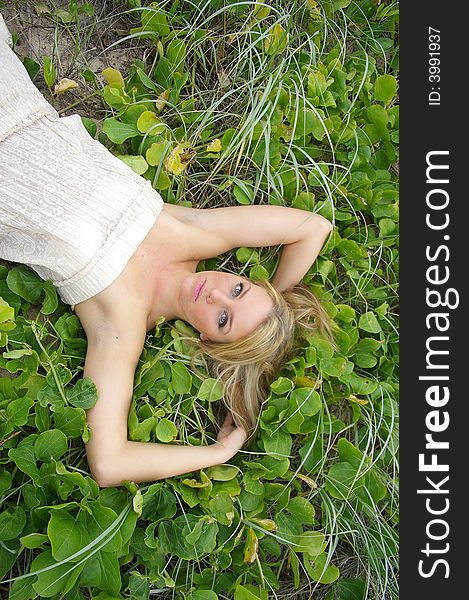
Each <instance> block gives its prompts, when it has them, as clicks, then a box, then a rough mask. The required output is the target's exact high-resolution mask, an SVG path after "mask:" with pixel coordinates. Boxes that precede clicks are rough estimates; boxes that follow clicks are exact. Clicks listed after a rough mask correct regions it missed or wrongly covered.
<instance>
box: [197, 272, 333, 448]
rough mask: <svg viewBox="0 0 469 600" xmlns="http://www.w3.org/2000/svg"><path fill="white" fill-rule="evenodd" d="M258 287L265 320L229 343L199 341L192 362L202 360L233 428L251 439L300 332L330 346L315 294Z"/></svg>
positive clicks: (264, 284) (328, 329)
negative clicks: (268, 304) (265, 304)
mask: <svg viewBox="0 0 469 600" xmlns="http://www.w3.org/2000/svg"><path fill="white" fill-rule="evenodd" d="M253 283H255V284H256V285H259V286H261V287H263V288H264V289H265V290H266V292H267V293H268V295H269V296H270V298H271V299H272V301H273V305H274V307H273V309H272V311H271V312H270V313H269V315H268V316H267V318H266V319H265V320H264V321H263V322H262V323H261V324H260V325H259V326H258V327H257V329H255V330H254V331H253V332H252V333H251V334H249V335H247V336H245V337H243V338H240V339H238V340H236V341H234V342H224V343H220V342H212V341H200V342H199V343H198V350H199V351H198V352H197V353H196V354H195V356H194V357H193V360H194V361H195V359H196V358H197V357H198V356H200V354H201V353H203V354H204V355H205V359H206V360H207V359H208V360H207V362H208V368H209V371H210V374H211V375H212V376H213V377H216V378H217V379H218V380H219V381H221V383H222V384H223V387H224V398H223V400H224V404H225V406H226V408H227V409H228V410H229V411H230V412H231V413H232V415H233V419H234V422H235V424H236V425H237V426H238V427H243V429H244V430H245V431H246V432H247V434H248V440H250V439H252V438H253V437H254V435H255V433H256V431H257V424H258V416H259V413H260V410H261V407H262V404H263V403H264V402H265V400H266V399H267V397H268V395H269V388H270V384H271V383H272V381H273V380H274V379H275V378H276V375H277V372H278V371H279V370H280V369H281V367H282V366H283V365H284V363H285V362H286V361H287V360H288V359H289V358H291V357H292V354H293V352H294V350H295V342H296V341H297V339H298V337H299V336H301V334H302V333H304V332H305V331H311V332H314V331H316V332H318V333H319V334H320V335H321V336H324V337H325V338H327V339H329V340H331V341H332V339H333V337H332V322H331V320H330V318H329V316H328V314H327V313H326V311H325V310H324V308H323V306H322V305H321V302H320V301H319V300H318V298H317V297H316V296H315V294H314V293H313V292H312V291H311V290H310V289H309V288H308V287H307V286H306V285H304V284H298V285H296V286H294V287H292V288H290V289H288V290H285V291H283V292H278V291H277V290H276V289H275V288H274V287H273V286H272V285H271V284H270V283H269V282H268V281H265V280H258V281H255V282H253Z"/></svg>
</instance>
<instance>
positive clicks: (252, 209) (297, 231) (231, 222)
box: [165, 204, 332, 291]
mask: <svg viewBox="0 0 469 600" xmlns="http://www.w3.org/2000/svg"><path fill="white" fill-rule="evenodd" d="M165 211H166V212H168V213H169V214H170V215H171V216H173V217H175V218H176V219H178V220H180V221H182V222H183V223H185V224H186V225H189V226H193V227H194V235H196V236H197V244H194V246H195V245H197V249H198V251H199V252H200V258H202V257H209V256H217V255H219V254H223V253H224V252H227V251H228V250H231V249H232V248H239V247H241V246H250V247H261V246H276V245H283V251H282V256H281V258H280V261H279V264H278V267H277V271H276V273H275V275H274V277H273V279H272V284H273V285H274V287H276V288H277V289H278V290H280V291H282V290H285V289H288V288H289V287H291V286H293V285H295V284H297V283H298V282H299V281H301V279H302V278H303V277H304V275H305V274H306V273H307V272H308V269H309V268H310V267H311V265H312V264H313V262H314V261H315V260H316V258H317V255H318V254H319V252H320V251H321V248H322V247H323V245H324V243H325V241H326V240H327V237H328V236H329V233H330V232H331V229H332V223H330V221H328V220H327V219H325V218H324V217H322V216H321V215H318V214H315V213H310V212H308V211H306V210H300V209H298V208H289V207H285V206H270V205H267V206H265V205H263V206H230V207H224V208H214V209H194V208H186V207H181V206H175V205H171V204H165ZM201 229H202V230H203V231H204V232H206V233H207V235H206V236H204V237H203V239H201V237H200V235H198V234H197V232H200V230H201Z"/></svg>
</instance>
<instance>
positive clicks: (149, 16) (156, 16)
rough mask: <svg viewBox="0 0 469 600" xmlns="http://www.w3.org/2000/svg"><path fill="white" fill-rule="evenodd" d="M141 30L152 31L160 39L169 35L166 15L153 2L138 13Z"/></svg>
mask: <svg viewBox="0 0 469 600" xmlns="http://www.w3.org/2000/svg"><path fill="white" fill-rule="evenodd" d="M140 18H141V21H142V28H143V30H144V31H152V32H155V33H156V34H158V35H159V36H161V37H165V36H167V35H168V34H169V32H170V28H169V25H168V19H167V17H166V14H165V13H164V12H163V11H162V10H161V9H160V8H159V7H158V4H157V3H156V2H153V3H152V4H150V5H149V6H148V7H145V8H143V9H142V11H141V13H140Z"/></svg>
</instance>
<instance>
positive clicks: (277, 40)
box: [264, 23, 287, 56]
mask: <svg viewBox="0 0 469 600" xmlns="http://www.w3.org/2000/svg"><path fill="white" fill-rule="evenodd" d="M286 45H287V32H286V31H285V29H284V28H283V27H282V26H281V25H280V23H276V24H275V25H274V26H273V27H271V28H270V30H269V33H268V35H267V37H266V38H265V40H264V52H265V53H266V54H267V55H269V56H272V55H274V54H278V53H279V52H282V51H283V50H285V48H286Z"/></svg>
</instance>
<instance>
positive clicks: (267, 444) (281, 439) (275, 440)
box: [262, 429, 292, 458]
mask: <svg viewBox="0 0 469 600" xmlns="http://www.w3.org/2000/svg"><path fill="white" fill-rule="evenodd" d="M263 433H264V435H263V437H262V441H263V444H264V449H265V451H266V452H267V453H268V454H269V455H270V456H274V457H277V456H278V457H281V458H283V457H285V456H287V457H288V456H290V452H291V446H292V437H291V435H290V434H288V433H285V432H284V431H282V430H280V429H279V430H278V431H275V432H270V431H266V432H263Z"/></svg>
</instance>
